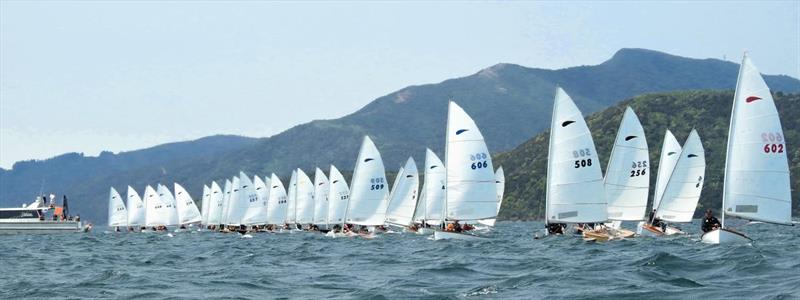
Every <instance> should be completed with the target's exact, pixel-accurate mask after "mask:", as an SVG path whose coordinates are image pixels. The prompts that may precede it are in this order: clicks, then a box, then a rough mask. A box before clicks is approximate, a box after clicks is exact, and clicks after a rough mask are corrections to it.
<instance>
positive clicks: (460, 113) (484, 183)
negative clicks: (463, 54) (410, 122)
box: [444, 101, 497, 220]
mask: <svg viewBox="0 0 800 300" xmlns="http://www.w3.org/2000/svg"><path fill="white" fill-rule="evenodd" d="M446 136H447V137H446V145H445V168H446V190H445V203H444V212H445V218H446V219H447V220H480V219H489V218H494V217H495V216H497V209H496V207H497V185H496V184H495V179H494V167H493V166H492V157H491V155H490V153H489V149H488V148H487V147H486V142H485V141H484V139H483V134H481V132H480V130H479V129H478V126H477V125H476V124H475V121H473V120H472V118H471V117H470V116H469V115H468V114H467V113H466V112H465V111H464V109H462V108H461V107H460V106H458V104H456V103H455V102H453V101H450V105H449V108H448V113H447V133H446Z"/></svg>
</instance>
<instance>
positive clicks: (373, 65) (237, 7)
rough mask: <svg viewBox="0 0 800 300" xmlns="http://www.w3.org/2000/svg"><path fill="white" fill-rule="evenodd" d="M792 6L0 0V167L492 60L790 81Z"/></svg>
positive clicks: (372, 92) (799, 10)
mask: <svg viewBox="0 0 800 300" xmlns="http://www.w3.org/2000/svg"><path fill="white" fill-rule="evenodd" d="M798 3H800V2H798V1H785V2H766V3H765V2H763V1H758V2H756V1H753V2H732V3H725V2H700V3H695V2H669V3H654V2H649V3H634V2H605V3H594V2H591V3H590V2H532V3H519V2H513V3H506V2H504V3H494V2H490V3H472V2H469V3H457V2H446V3H425V2H413V3H399V2H393V3H366V2H342V3H330V2H324V3H320V2H303V3H290V2H283V3H281V2H269V3H267V2H256V1H242V2H214V1H200V2H188V1H187V2H184V1H180V2H178V1H175V2H155V1H150V2H143V3H140V2H134V1H106V2H103V1H86V2H68V3H66V2H46V1H33V2H21V1H20V2H15V1H5V0H3V1H0V167H3V168H9V167H10V166H11V165H12V164H13V163H14V162H15V161H18V160H23V159H31V158H36V159H43V158H48V157H52V156H55V155H57V154H60V153H64V152H71V151H74V152H84V153H86V154H91V155H96V154H97V153H99V152H100V151H101V150H111V151H114V152H118V151H122V150H133V149H139V148H145V147H149V146H152V145H156V144H159V143H164V142H170V141H181V140H189V139H195V138H199V137H202V136H207V135H212V134H220V133H226V134H240V135H247V136H256V137H263V136H270V135H273V134H276V133H279V132H281V131H283V130H285V129H288V128H290V127H292V126H294V125H297V124H301V123H305V122H308V121H311V120H313V119H329V118H337V117H340V116H343V115H346V114H348V113H351V112H353V111H355V110H357V109H358V108H360V107H362V106H363V105H365V104H367V103H369V102H370V101H371V100H373V99H375V98H377V97H379V96H382V95H385V94H387V93H390V92H392V91H395V90H398V89H400V88H403V87H405V86H408V85H412V84H424V83H433V82H439V81H442V80H445V79H448V78H452V77H460V76H465V75H469V74H472V73H474V72H477V71H478V70H480V69H482V68H485V67H488V66H491V65H493V64H496V63H499V62H508V63H516V64H521V65H525V66H530V67H544V68H563V67H569V66H575V65H586V64H597V63H600V62H602V61H604V60H606V59H608V58H609V57H610V56H611V55H612V54H613V53H614V52H615V51H617V50H618V49H619V48H622V47H637V48H649V49H655V50H659V51H664V52H668V53H672V54H677V55H683V56H689V57H696V58H706V57H713V58H723V57H724V56H727V59H728V60H732V61H737V62H738V60H739V59H740V58H741V54H742V51H744V50H748V51H749V52H750V53H751V57H752V58H753V60H754V62H755V63H756V64H757V65H758V67H759V68H760V70H761V71H762V72H763V73H769V74H788V75H791V76H793V77H798V75H800V62H799V58H798V57H799V56H800V4H798Z"/></svg>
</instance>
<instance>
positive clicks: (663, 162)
mask: <svg viewBox="0 0 800 300" xmlns="http://www.w3.org/2000/svg"><path fill="white" fill-rule="evenodd" d="M681 150H682V148H681V144H680V143H678V140H677V139H676V138H675V135H673V134H672V132H671V131H669V130H667V131H666V132H665V133H664V142H663V144H662V145H661V157H660V158H659V160H658V175H656V188H655V191H654V193H653V210H652V211H651V213H650V217H648V219H647V220H646V221H642V222H639V224H638V225H637V227H636V233H637V234H639V235H643V236H661V235H664V234H666V235H672V234H679V233H684V232H683V231H681V230H680V229H678V228H677V227H674V226H670V225H668V224H666V225H665V226H664V228H662V227H660V226H653V225H652V223H653V221H654V220H653V218H655V211H656V209H657V208H658V206H659V204H660V203H661V199H662V198H663V196H664V189H665V188H666V186H667V182H669V178H670V176H672V171H673V170H674V169H675V164H677V163H678V158H679V157H681Z"/></svg>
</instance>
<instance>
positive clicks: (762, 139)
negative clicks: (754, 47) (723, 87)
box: [722, 54, 792, 225]
mask: <svg viewBox="0 0 800 300" xmlns="http://www.w3.org/2000/svg"><path fill="white" fill-rule="evenodd" d="M786 152H788V149H786V140H785V136H784V135H783V127H782V126H781V120H780V116H779V115H778V110H777V108H776V107H775V101H774V100H773V99H772V94H771V93H770V91H769V88H768V87H767V84H766V83H765V82H764V79H763V78H762V77H761V74H760V73H759V72H758V69H756V67H755V65H753V63H752V62H751V61H750V58H749V57H747V55H746V54H745V56H744V58H743V59H742V65H741V68H740V69H739V79H738V82H737V84H736V93H735V96H734V99H733V110H732V111H731V123H730V128H729V132H728V148H727V156H726V160H725V180H724V187H723V193H722V203H723V210H724V212H725V214H727V215H730V216H736V217H740V218H743V219H748V220H754V221H762V222H768V223H776V224H785V225H788V224H792V220H791V217H792V216H791V214H792V213H791V212H792V192H791V185H790V180H789V162H788V159H787V157H786ZM723 222H724V218H723Z"/></svg>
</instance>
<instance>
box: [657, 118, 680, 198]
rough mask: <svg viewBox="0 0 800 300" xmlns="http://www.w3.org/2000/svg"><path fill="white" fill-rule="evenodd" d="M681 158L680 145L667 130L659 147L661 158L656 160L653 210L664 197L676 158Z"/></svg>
mask: <svg viewBox="0 0 800 300" xmlns="http://www.w3.org/2000/svg"><path fill="white" fill-rule="evenodd" d="M679 157H681V144H680V143H678V140H677V139H675V136H674V135H672V132H671V131H669V130H667V132H666V133H664V144H663V145H662V146H661V158H660V159H659V160H658V177H656V189H655V194H654V196H653V208H657V207H658V205H659V203H660V202H661V198H662V197H663V195H664V189H665V188H666V187H667V182H669V176H671V175H672V170H674V169H675V164H676V163H678V158H679Z"/></svg>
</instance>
